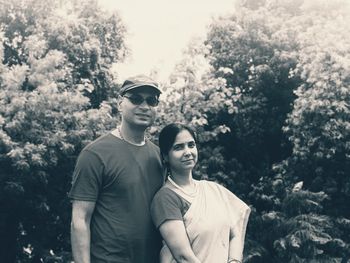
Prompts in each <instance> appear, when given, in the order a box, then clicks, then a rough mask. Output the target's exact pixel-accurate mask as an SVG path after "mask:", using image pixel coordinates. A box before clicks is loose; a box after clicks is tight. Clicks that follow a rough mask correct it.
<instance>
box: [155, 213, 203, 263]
mask: <svg viewBox="0 0 350 263" xmlns="http://www.w3.org/2000/svg"><path fill="white" fill-rule="evenodd" d="M159 231H160V233H161V235H162V237H163V239H164V241H165V243H166V244H167V246H168V248H169V249H170V251H171V254H172V255H173V257H174V258H175V260H176V262H178V263H200V261H199V259H198V258H197V257H196V255H195V254H194V253H193V251H192V248H191V245H190V241H189V240H188V236H187V232H186V229H185V226H184V223H183V221H181V220H166V221H165V222H164V223H162V224H161V225H160V227H159Z"/></svg>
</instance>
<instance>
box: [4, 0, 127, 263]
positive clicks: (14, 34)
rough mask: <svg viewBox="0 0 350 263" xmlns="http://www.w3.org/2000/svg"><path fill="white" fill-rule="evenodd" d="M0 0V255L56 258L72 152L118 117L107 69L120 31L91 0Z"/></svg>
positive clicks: (62, 247)
mask: <svg viewBox="0 0 350 263" xmlns="http://www.w3.org/2000/svg"><path fill="white" fill-rule="evenodd" d="M1 5H2V6H1V9H0V25H1V26H0V28H1V29H2V33H1V34H0V40H1V43H2V45H1V48H0V51H1V52H0V58H1V61H2V63H1V65H0V126H1V130H0V166H1V171H0V200H1V201H0V232H1V235H0V258H1V260H2V261H3V262H14V261H15V260H20V261H21V262H25V261H30V262H31V261H37V260H44V261H47V260H48V258H56V259H55V260H58V261H59V260H61V261H64V260H65V259H64V257H69V253H68V254H67V255H66V254H65V253H64V251H69V250H70V248H69V220H70V219H69V218H70V212H69V211H70V204H69V201H68V199H67V196H66V194H67V191H68V190H69V186H70V181H71V174H72V169H73V167H74V162H75V158H76V156H77V154H78V153H79V152H80V150H81V149H82V147H83V146H84V145H86V144H87V143H88V142H90V141H91V140H93V139H94V138H96V137H97V136H99V135H100V134H102V133H103V132H104V131H106V130H110V129H111V128H112V127H114V126H115V125H116V122H117V119H116V117H115V116H112V110H113V107H112V106H113V105H112V104H111V103H112V102H113V101H112V96H111V94H112V89H111V88H112V87H113V83H112V78H111V74H110V73H109V68H110V67H111V65H112V63H117V62H119V61H121V60H122V59H123V57H124V56H125V54H126V53H127V51H126V48H125V46H124V32H125V29H124V26H123V25H122V23H121V21H120V19H119V17H118V15H117V14H116V13H114V14H109V13H106V12H103V11H102V10H101V9H100V8H99V7H98V6H97V2H96V1H86V2H84V3H81V2H78V1H75V2H69V1H58V0H57V1H51V2H50V5H47V3H46V2H44V1H32V0H27V1H20V2H17V3H2V4H1ZM48 18H49V19H48ZM107 99H108V101H106V100H107ZM23 248H24V249H23ZM50 251H51V252H50ZM59 256H61V259H60V257H59ZM45 257H46V259H45ZM66 261H68V258H67V259H66Z"/></svg>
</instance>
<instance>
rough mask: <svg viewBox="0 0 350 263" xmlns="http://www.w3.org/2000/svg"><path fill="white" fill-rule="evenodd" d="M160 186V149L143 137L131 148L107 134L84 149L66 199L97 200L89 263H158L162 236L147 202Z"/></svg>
mask: <svg viewBox="0 0 350 263" xmlns="http://www.w3.org/2000/svg"><path fill="white" fill-rule="evenodd" d="M162 184H163V177H162V168H161V160H160V154H159V148H158V147H157V146H156V145H154V144H153V143H152V142H150V141H148V140H147V141H146V143H145V145H143V146H135V145H132V144H129V143H127V142H125V141H123V140H121V139H119V138H117V137H115V136H114V135H112V134H107V135H104V136H102V137H100V138H99V139H97V140H96V141H94V142H92V143H91V144H89V145H88V146H87V147H85V148H84V149H83V151H82V152H81V154H80V155H79V157H78V160H77V164H76V167H75V170H74V174H73V182H72V188H71V190H70V192H69V198H71V199H72V200H80V201H93V202H96V205H95V210H94V212H93V215H92V219H91V224H90V228H91V261H92V262H115V263H119V262H120V263H121V262H123V263H154V262H158V258H159V249H160V246H161V238H160V235H159V233H158V231H157V230H156V229H155V227H154V226H153V224H152V220H151V215H150V203H151V201H152V198H153V196H154V194H155V193H156V192H157V190H158V189H159V188H160V187H161V186H162Z"/></svg>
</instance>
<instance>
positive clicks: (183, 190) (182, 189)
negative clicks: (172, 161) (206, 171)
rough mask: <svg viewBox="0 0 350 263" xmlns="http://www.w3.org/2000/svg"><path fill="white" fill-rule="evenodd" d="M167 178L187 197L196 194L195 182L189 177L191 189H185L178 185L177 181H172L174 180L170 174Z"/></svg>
mask: <svg viewBox="0 0 350 263" xmlns="http://www.w3.org/2000/svg"><path fill="white" fill-rule="evenodd" d="M168 180H169V182H170V183H171V184H172V185H173V186H174V187H175V188H177V189H178V190H179V191H180V192H182V193H183V194H184V195H186V196H188V197H191V198H193V197H195V196H196V194H197V184H196V182H195V180H193V179H191V182H192V183H191V184H192V187H191V188H192V191H188V190H185V189H184V188H183V187H181V186H179V185H178V184H177V183H175V182H174V180H173V179H172V178H171V177H170V176H169V177H168Z"/></svg>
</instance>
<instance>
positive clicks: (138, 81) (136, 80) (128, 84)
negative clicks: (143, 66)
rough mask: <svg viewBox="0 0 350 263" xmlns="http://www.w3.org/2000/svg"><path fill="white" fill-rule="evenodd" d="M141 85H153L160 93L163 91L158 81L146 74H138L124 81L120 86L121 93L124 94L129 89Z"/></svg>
mask: <svg viewBox="0 0 350 263" xmlns="http://www.w3.org/2000/svg"><path fill="white" fill-rule="evenodd" d="M140 87H151V88H154V89H155V90H156V91H157V92H158V93H159V94H160V93H162V92H161V90H160V89H159V86H158V83H157V82H155V81H154V80H152V79H151V78H149V77H147V76H146V75H136V76H133V77H130V78H128V79H126V80H125V81H124V83H123V85H122V86H121V88H120V95H124V94H125V93H126V92H127V91H130V90H133V89H136V88H140Z"/></svg>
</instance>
